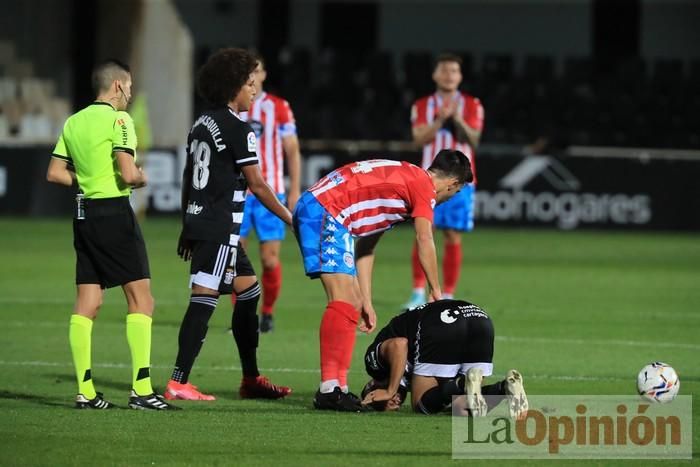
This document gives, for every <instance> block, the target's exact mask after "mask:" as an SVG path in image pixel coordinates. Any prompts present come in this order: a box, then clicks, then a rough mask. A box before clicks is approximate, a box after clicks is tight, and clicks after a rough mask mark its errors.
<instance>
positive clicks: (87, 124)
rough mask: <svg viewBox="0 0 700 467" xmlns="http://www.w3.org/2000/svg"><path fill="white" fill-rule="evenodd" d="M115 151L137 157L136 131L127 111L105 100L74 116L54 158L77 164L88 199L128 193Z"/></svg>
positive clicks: (64, 129) (82, 187)
mask: <svg viewBox="0 0 700 467" xmlns="http://www.w3.org/2000/svg"><path fill="white" fill-rule="evenodd" d="M116 151H121V152H126V153H129V154H131V155H132V156H134V158H136V132H135V130H134V122H133V121H132V120H131V116H129V114H128V113H126V112H122V111H117V110H115V109H114V107H112V106H111V105H110V104H108V103H106V102H93V103H92V104H91V105H89V106H87V107H85V108H84V109H83V110H81V111H79V112H77V113H75V114H73V115H71V116H70V117H68V120H66V123H65V124H64V125H63V131H62V132H61V136H59V138H58V142H57V143H56V147H55V148H54V150H53V157H57V158H59V159H62V160H65V161H66V162H68V163H69V164H72V165H73V166H74V167H75V175H76V177H77V179H78V185H79V186H80V189H81V190H82V192H83V194H84V195H85V197H86V198H92V199H96V198H117V197H120V196H129V194H131V187H129V186H128V185H127V184H126V183H124V180H122V178H121V173H120V171H119V164H118V163H117V158H116V157H115V156H114V153H115V152H116Z"/></svg>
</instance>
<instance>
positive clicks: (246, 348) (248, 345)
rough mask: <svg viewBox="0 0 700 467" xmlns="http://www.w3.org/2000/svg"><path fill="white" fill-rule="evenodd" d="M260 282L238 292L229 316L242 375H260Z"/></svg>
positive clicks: (253, 376) (252, 376) (249, 376)
mask: <svg viewBox="0 0 700 467" xmlns="http://www.w3.org/2000/svg"><path fill="white" fill-rule="evenodd" d="M259 299H260V284H258V283H257V282H256V283H255V284H253V285H251V286H250V287H248V288H247V289H245V290H244V291H242V292H240V293H239V294H238V298H237V300H236V306H234V307H233V315H232V316H231V329H233V338H234V340H235V341H236V346H237V347H238V355H239V356H240V358H241V368H242V369H243V377H244V378H246V377H248V378H255V377H257V376H260V372H259V371H258V357H257V351H258V315H257V314H256V313H255V311H256V310H257V308H258V300H259Z"/></svg>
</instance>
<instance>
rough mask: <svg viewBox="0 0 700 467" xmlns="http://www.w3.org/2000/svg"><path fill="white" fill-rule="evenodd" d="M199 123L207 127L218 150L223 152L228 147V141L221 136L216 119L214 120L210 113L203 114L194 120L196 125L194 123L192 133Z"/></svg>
mask: <svg viewBox="0 0 700 467" xmlns="http://www.w3.org/2000/svg"><path fill="white" fill-rule="evenodd" d="M198 125H202V126H203V127H204V128H206V129H207V131H209V134H210V135H211V139H212V140H213V141H214V145H215V146H216V152H221V151H223V150H224V149H226V143H224V140H223V139H222V138H221V130H219V125H217V124H216V121H214V119H213V118H211V117H210V116H208V115H202V116H201V117H199V118H198V119H197V120H196V121H195V122H194V125H192V129H191V130H190V133H192V132H193V131H194V129H195V128H197V126H198Z"/></svg>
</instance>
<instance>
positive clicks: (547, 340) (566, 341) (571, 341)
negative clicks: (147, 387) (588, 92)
mask: <svg viewBox="0 0 700 467" xmlns="http://www.w3.org/2000/svg"><path fill="white" fill-rule="evenodd" d="M105 325H107V326H124V323H122V322H111V321H107V322H99V326H105ZM3 326H5V327H59V328H66V329H68V321H67V320H66V321H65V322H60V321H4V322H3ZM156 326H158V324H156ZM161 326H162V325H161ZM496 340H497V341H503V342H523V343H537V344H563V345H586V346H598V345H618V346H623V347H646V348H669V349H688V350H700V345H698V344H686V343H683V342H645V341H634V340H618V339H611V340H605V339H578V338H553V337H530V336H496Z"/></svg>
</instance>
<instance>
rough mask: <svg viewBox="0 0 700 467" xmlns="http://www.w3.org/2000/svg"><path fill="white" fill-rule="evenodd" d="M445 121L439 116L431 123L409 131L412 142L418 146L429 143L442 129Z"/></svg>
mask: <svg viewBox="0 0 700 467" xmlns="http://www.w3.org/2000/svg"><path fill="white" fill-rule="evenodd" d="M444 123H445V120H444V119H442V118H440V117H439V116H438V117H437V118H436V119H435V120H434V121H433V123H430V124H426V125H419V126H417V127H414V128H413V129H412V130H411V131H412V133H413V142H414V143H416V144H417V145H419V146H423V145H425V144H428V143H430V142H431V141H432V140H434V139H435V135H436V134H437V132H438V131H439V130H440V128H442V125H443V124H444Z"/></svg>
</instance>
